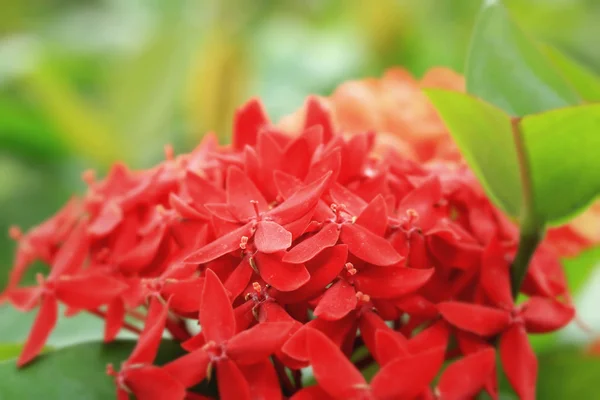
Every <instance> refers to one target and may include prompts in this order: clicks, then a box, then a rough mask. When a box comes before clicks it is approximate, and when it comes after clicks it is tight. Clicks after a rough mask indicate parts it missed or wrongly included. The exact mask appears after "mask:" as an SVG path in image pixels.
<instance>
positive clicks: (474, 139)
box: [426, 89, 600, 225]
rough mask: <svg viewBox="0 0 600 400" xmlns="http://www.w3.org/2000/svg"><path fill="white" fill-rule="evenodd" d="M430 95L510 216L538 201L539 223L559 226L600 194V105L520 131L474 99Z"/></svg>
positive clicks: (561, 113)
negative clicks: (523, 190)
mask: <svg viewBox="0 0 600 400" xmlns="http://www.w3.org/2000/svg"><path fill="white" fill-rule="evenodd" d="M426 93H427V95H428V97H429V99H430V100H431V101H432V102H433V104H434V106H435V107H436V109H437V111H438V113H439V114H440V116H441V117H442V119H443V120H444V122H445V123H446V125H447V127H448V129H449V130H450V133H451V134H452V136H453V138H454V140H455V141H456V143H457V144H458V146H459V148H460V149H461V152H462V154H463V156H464V158H465V159H466V160H467V162H468V163H469V165H470V167H471V169H472V170H473V171H474V172H475V174H476V175H477V177H478V178H479V180H480V182H481V183H482V185H483V186H484V188H485V189H486V192H487V193H488V195H489V196H490V198H491V199H492V200H493V201H494V202H495V203H496V204H497V205H498V206H499V207H500V208H502V209H503V210H504V211H505V212H506V213H507V214H509V215H511V216H514V217H516V216H519V215H520V214H521V207H522V204H521V202H522V201H523V199H525V198H527V199H529V198H530V200H528V204H526V206H527V209H528V210H529V209H530V210H529V211H530V213H531V214H532V216H533V217H534V218H535V220H536V221H538V222H539V224H541V225H544V224H551V225H557V224H560V223H563V222H565V221H566V220H568V219H570V218H571V217H573V216H575V215H576V214H577V213H578V212H580V211H582V210H583V209H584V208H585V207H586V206H587V205H589V204H590V203H591V202H592V201H593V200H594V199H595V198H596V197H597V196H598V195H599V194H600V157H598V149H600V135H599V134H598V132H600V104H589V105H581V106H577V107H570V108H563V109H558V110H551V111H547V112H545V113H540V114H535V115H530V116H527V117H524V118H522V119H521V120H520V121H519V122H518V123H517V122H516V120H514V121H515V125H514V126H513V124H512V123H511V121H513V120H511V118H510V117H509V116H508V115H507V114H505V113H504V112H502V111H501V110H499V109H497V108H496V107H494V106H492V105H490V104H488V103H486V102H484V101H482V100H479V99H476V98H473V97H471V96H470V95H467V94H464V93H459V92H450V91H445V90H439V89H428V90H427V91H426ZM513 132H514V133H513ZM515 135H518V136H515ZM515 137H516V138H518V140H515ZM521 173H522V174H523V176H524V177H525V179H523V180H522V179H521ZM523 184H527V187H525V188H524V189H526V191H525V193H526V194H527V196H524V195H522V194H521V193H522V186H523Z"/></svg>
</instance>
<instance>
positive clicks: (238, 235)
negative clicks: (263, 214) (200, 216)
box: [185, 222, 252, 264]
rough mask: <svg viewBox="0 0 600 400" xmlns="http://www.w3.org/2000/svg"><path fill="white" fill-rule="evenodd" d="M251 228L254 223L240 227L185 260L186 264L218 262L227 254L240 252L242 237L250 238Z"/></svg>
mask: <svg viewBox="0 0 600 400" xmlns="http://www.w3.org/2000/svg"><path fill="white" fill-rule="evenodd" d="M251 227H252V222H249V223H247V224H246V225H244V226H240V227H239V228H237V229H235V230H233V231H231V232H229V233H227V234H225V235H223V236H221V237H219V238H218V239H216V240H214V241H212V242H210V243H209V244H207V245H206V246H204V247H202V248H201V249H200V250H198V251H196V252H194V253H192V254H191V255H189V256H188V257H187V258H186V259H185V262H186V263H193V264H204V263H207V262H209V261H212V260H216V259H217V258H219V257H221V256H223V255H225V254H228V253H231V252H234V251H236V250H239V249H240V244H241V242H242V236H246V237H248V238H249V237H250V236H251Z"/></svg>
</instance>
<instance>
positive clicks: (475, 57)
mask: <svg viewBox="0 0 600 400" xmlns="http://www.w3.org/2000/svg"><path fill="white" fill-rule="evenodd" d="M465 76H466V82H467V91H468V92H469V93H472V94H474V95H476V96H478V97H480V98H482V99H484V100H486V101H489V102H490V103H492V104H494V105H496V106H498V107H500V108H501V109H503V110H504V111H506V112H507V113H509V114H510V115H513V116H524V115H528V114H533V113H537V112H541V111H545V110H549V109H553V108H558V107H565V106H568V105H572V104H577V103H579V102H580V99H579V97H578V95H577V94H576V93H575V91H574V89H573V88H572V87H571V86H570V85H569V83H568V82H567V81H565V80H564V79H563V77H562V76H561V74H560V73H559V72H558V71H557V70H556V68H555V67H554V66H553V65H551V64H550V62H549V61H548V59H547V58H546V56H545V55H544V54H543V52H542V51H541V50H540V48H539V47H538V45H537V44H536V43H534V42H533V41H532V40H531V39H530V38H529V37H527V35H526V34H524V33H523V32H522V31H521V29H520V28H519V27H518V26H517V25H516V24H515V23H514V22H513V20H512V19H511V18H510V16H509V14H508V12H507V10H506V9H505V8H504V6H503V5H502V2H501V1H499V0H488V1H486V2H485V5H484V6H483V8H482V10H481V12H480V15H479V18H478V20H477V24H476V26H475V30H474V32H473V36H472V41H471V49H470V53H469V57H468V61H467V67H466V73H465Z"/></svg>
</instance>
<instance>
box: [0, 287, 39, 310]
mask: <svg viewBox="0 0 600 400" xmlns="http://www.w3.org/2000/svg"><path fill="white" fill-rule="evenodd" d="M43 290H44V289H43V288H41V287H38V286H30V287H24V288H14V289H10V290H9V291H8V293H7V294H6V295H7V297H8V300H9V301H10V303H11V304H12V305H13V307H15V308H16V309H17V310H19V311H24V312H26V311H31V310H33V309H34V308H35V307H36V306H37V305H38V303H39V301H40V297H41V296H42V293H43ZM0 303H1V302H0Z"/></svg>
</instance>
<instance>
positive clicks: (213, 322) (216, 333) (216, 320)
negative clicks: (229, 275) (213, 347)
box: [198, 269, 235, 343]
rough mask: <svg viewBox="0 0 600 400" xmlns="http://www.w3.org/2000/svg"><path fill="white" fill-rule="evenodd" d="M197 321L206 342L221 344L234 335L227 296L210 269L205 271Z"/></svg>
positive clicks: (233, 323) (233, 318)
mask: <svg viewBox="0 0 600 400" xmlns="http://www.w3.org/2000/svg"><path fill="white" fill-rule="evenodd" d="M198 320H199V322H200V326H202V333H203V335H204V337H205V338H206V341H211V340H212V341H214V342H216V343H223V342H224V341H226V340H229V339H231V338H232V337H233V335H235V316H234V314H233V307H232V306H231V302H230V300H229V296H228V295H227V292H226V291H225V287H224V286H223V284H222V283H221V281H220V280H219V278H218V277H217V275H216V274H215V273H214V272H213V271H212V270H210V269H207V270H206V277H205V279H204V290H203V291H202V301H201V302H200V316H199V317H198Z"/></svg>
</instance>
